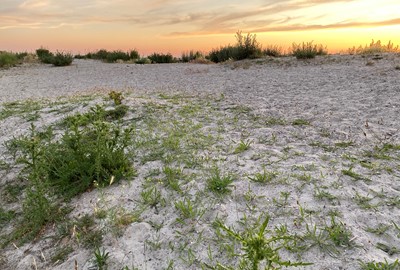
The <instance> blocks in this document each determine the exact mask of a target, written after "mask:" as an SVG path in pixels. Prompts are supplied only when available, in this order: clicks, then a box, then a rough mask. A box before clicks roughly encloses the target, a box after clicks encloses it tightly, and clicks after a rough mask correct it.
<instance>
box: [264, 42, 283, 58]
mask: <svg viewBox="0 0 400 270" xmlns="http://www.w3.org/2000/svg"><path fill="white" fill-rule="evenodd" d="M263 54H264V55H266V56H272V57H280V56H282V55H283V53H282V47H279V46H277V45H270V46H268V47H267V48H265V49H264V50H263Z"/></svg>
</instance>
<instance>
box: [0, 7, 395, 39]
mask: <svg viewBox="0 0 400 270" xmlns="http://www.w3.org/2000/svg"><path fill="white" fill-rule="evenodd" d="M1 1H2V5H1V7H0V29H10V28H29V29H31V28H54V27H65V26H83V25H103V24H107V25H108V26H112V25H115V27H120V26H124V25H126V26H129V27H131V28H132V29H133V31H134V30H137V31H143V29H144V28H146V29H152V31H153V30H154V32H156V31H158V32H164V33H167V34H165V36H168V37H177V36H196V35H209V34H227V33H230V34H231V33H234V32H236V31H237V30H238V29H242V30H243V31H246V32H268V31H300V30H317V29H331V28H346V27H347V28H349V27H374V26H383V25H396V24H399V23H398V19H387V18H390V17H396V16H395V15H392V16H386V17H385V18H384V19H383V18H382V20H379V17H378V18H373V19H374V20H372V17H371V18H369V17H368V16H367V15H368V14H369V13H370V12H368V11H365V9H362V8H359V10H362V11H363V12H364V13H365V14H367V15H364V14H361V15H359V16H358V15H357V16H356V15H354V14H355V13H354V12H356V11H357V10H356V9H355V8H354V7H357V5H359V6H360V5H361V6H362V5H365V3H373V1H366V0H281V1H275V0H274V1H273V0H252V1H246V2H243V1H242V0H219V1H215V0H192V1H185V0H150V1H146V2H143V1H141V0H118V1H104V0H86V1H82V0H1ZM384 2H386V0H385V1H382V2H380V3H379V4H376V6H375V9H374V10H376V9H377V8H380V9H383V8H385V7H386V6H385V4H384ZM388 3H389V2H388ZM391 3H392V4H391V6H390V5H387V9H391V10H396V9H395V8H394V7H397V8H400V4H393V3H394V2H391ZM349 5H351V6H352V7H353V9H354V10H353V9H352V10H351V12H336V13H335V9H334V8H340V9H339V10H341V11H343V10H346V11H348V9H347V7H348V6H349ZM369 5H373V4H369ZM370 7H371V8H373V6H370ZM357 12H358V11H357ZM394 12H395V11H393V13H394Z"/></svg>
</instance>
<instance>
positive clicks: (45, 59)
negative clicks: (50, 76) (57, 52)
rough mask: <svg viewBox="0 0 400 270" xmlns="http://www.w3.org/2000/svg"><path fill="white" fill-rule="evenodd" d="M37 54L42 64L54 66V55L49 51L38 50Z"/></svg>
mask: <svg viewBox="0 0 400 270" xmlns="http://www.w3.org/2000/svg"><path fill="white" fill-rule="evenodd" d="M36 54H37V56H38V58H39V60H40V62H42V63H44V64H52V62H53V57H54V55H53V53H51V52H50V51H49V50H47V49H44V48H39V49H37V50H36Z"/></svg>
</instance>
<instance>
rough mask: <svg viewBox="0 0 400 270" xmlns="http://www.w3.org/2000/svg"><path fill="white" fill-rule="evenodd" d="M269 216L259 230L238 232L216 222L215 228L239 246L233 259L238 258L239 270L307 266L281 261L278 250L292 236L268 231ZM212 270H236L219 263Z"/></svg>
mask: <svg viewBox="0 0 400 270" xmlns="http://www.w3.org/2000/svg"><path fill="white" fill-rule="evenodd" d="M269 221H270V216H266V217H265V219H264V221H263V222H262V224H261V225H260V226H259V228H257V227H254V228H250V229H247V230H245V231H244V232H238V231H236V230H234V229H233V228H231V227H227V226H226V225H225V224H223V223H222V222H221V221H217V222H216V223H215V226H216V227H217V229H219V230H221V231H222V234H221V235H224V234H223V233H225V235H224V237H228V238H231V239H233V240H236V241H237V242H238V244H239V245H240V253H239V254H236V253H235V255H234V256H235V257H237V258H239V269H251V270H258V269H266V270H272V269H279V268H280V267H283V266H284V267H289V266H294V267H298V266H307V265H311V263H304V262H291V261H285V260H282V259H281V256H280V254H279V250H280V249H282V248H284V247H285V246H286V245H287V243H288V242H289V241H293V240H295V238H294V237H293V236H290V235H289V234H287V233H283V234H281V233H279V232H278V233H277V232H274V231H272V230H268V229H267V227H268V224H269ZM210 268H213V267H210ZM213 269H237V267H236V268H234V267H233V266H224V265H222V264H220V263H218V264H217V267H214V268H213Z"/></svg>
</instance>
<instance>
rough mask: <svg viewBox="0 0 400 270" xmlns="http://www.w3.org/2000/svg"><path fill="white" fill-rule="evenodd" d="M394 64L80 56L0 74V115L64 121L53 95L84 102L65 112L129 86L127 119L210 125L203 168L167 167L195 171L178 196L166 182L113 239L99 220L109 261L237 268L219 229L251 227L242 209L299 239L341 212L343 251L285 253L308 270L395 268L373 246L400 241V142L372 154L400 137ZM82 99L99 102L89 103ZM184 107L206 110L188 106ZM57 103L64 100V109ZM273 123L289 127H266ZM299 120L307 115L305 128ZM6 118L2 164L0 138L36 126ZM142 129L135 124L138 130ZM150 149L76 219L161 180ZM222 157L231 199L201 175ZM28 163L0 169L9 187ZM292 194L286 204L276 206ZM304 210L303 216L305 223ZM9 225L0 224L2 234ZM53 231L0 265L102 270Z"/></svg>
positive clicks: (133, 198) (44, 122) (384, 59)
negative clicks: (268, 179)
mask: <svg viewBox="0 0 400 270" xmlns="http://www.w3.org/2000/svg"><path fill="white" fill-rule="evenodd" d="M399 66H400V56H399V55H395V54H384V55H381V56H379V57H376V56H367V57H363V56H360V55H355V56H349V55H328V56H324V57H317V58H316V59H312V60H307V61H300V60H296V59H295V58H292V57H285V58H276V59H274V58H265V59H258V60H251V61H250V60H246V61H240V62H228V63H222V64H210V65H201V64H180V63H178V64H164V65H163V64H155V65H135V64H106V63H101V62H98V61H92V60H74V62H73V64H72V65H71V66H69V67H52V66H50V65H40V64H34V65H32V64H31V65H26V66H19V67H14V68H11V69H6V70H0V99H1V100H0V101H1V103H2V104H3V105H0V109H3V110H4V107H5V105H4V104H7V103H10V102H24V101H25V100H29V99H32V100H35V101H38V102H39V103H40V102H42V103H46V104H49V105H48V106H47V107H46V106H42V107H41V108H40V109H39V111H38V114H39V116H40V117H37V118H35V119H34V120H33V123H34V124H35V125H36V126H38V127H39V128H40V127H45V126H48V125H52V124H55V123H57V121H60V120H61V119H62V118H63V117H64V116H65V114H62V113H61V114H57V113H54V112H52V110H51V109H49V108H51V105H50V104H51V102H55V101H60V100H75V101H73V102H71V104H74V106H72V107H73V109H71V112H68V114H69V113H72V112H76V111H87V109H88V108H89V107H90V106H93V105H94V104H102V103H104V102H106V101H104V98H102V96H106V94H107V93H108V92H109V91H111V90H114V91H122V92H124V96H125V100H124V101H123V102H124V104H126V105H128V106H130V107H131V108H135V109H134V110H133V111H132V112H131V114H130V121H132V119H140V117H144V118H145V117H147V116H146V113H147V111H146V108H149V107H152V106H155V107H154V108H156V109H155V112H154V115H152V117H156V118H157V117H158V118H159V121H160V126H162V127H163V128H164V126H168V121H169V120H170V121H171V122H173V120H175V121H178V123H179V121H182V122H184V121H186V120H188V119H191V120H193V121H192V122H194V123H201V124H202V127H201V128H200V129H199V130H198V131H196V132H199V134H200V133H201V134H205V135H210V136H213V137H214V138H217V139H216V140H215V141H213V145H211V146H208V147H207V149H200V150H199V151H198V152H196V156H198V157H199V159H200V160H201V161H202V162H203V165H202V166H200V167H201V168H196V167H195V168H187V166H185V165H184V164H179V163H178V164H176V163H172V165H174V166H176V167H180V168H182V169H183V172H184V173H185V175H187V177H186V178H185V179H186V180H185V181H184V184H182V185H183V189H184V193H183V194H180V193H177V192H175V191H173V190H170V189H168V188H166V187H164V186H160V189H162V192H163V195H164V197H165V198H167V200H166V203H165V204H166V205H165V206H164V207H160V209H153V208H146V210H145V211H144V212H143V213H142V214H141V217H140V219H139V221H136V222H133V223H130V224H126V225H124V226H123V228H122V229H120V230H119V232H118V234H117V235H116V234H115V233H113V230H112V229H110V228H111V227H112V226H110V225H109V223H107V219H106V221H104V220H97V219H96V226H97V228H101V229H102V230H103V234H104V237H103V241H102V248H104V249H105V250H106V251H108V252H109V254H110V258H109V269H122V268H123V267H125V266H127V267H130V268H129V269H132V268H133V267H137V268H138V269H166V268H167V267H168V265H171V264H170V263H171V262H173V268H169V269H200V268H201V265H202V263H207V264H211V265H215V264H216V263H217V262H218V261H220V262H221V263H224V264H229V263H234V261H235V260H236V259H235V258H230V257H227V256H226V253H227V251H226V250H225V251H224V250H223V249H222V248H221V239H219V240H218V238H217V237H216V236H215V230H214V229H213V226H212V224H213V222H214V221H215V220H216V218H219V219H222V220H223V221H224V222H225V224H227V225H229V226H234V227H235V228H236V229H237V230H242V229H243V227H241V226H240V224H239V223H238V221H240V220H243V219H242V218H243V215H244V214H246V215H247V216H248V217H249V220H251V221H254V220H253V218H256V217H258V216H260V215H263V214H266V213H268V214H269V215H270V216H271V222H270V226H269V228H270V229H272V230H273V228H274V227H275V226H279V225H282V224H286V225H287V227H288V231H289V232H290V233H293V234H298V235H301V234H304V233H305V230H306V224H308V225H310V226H312V225H316V226H317V227H318V228H322V227H323V226H324V225H326V224H331V223H330V216H329V213H331V212H332V211H333V212H335V211H336V213H338V215H337V217H336V219H337V221H338V222H340V223H341V224H343V225H344V226H345V227H346V228H347V229H348V230H349V231H350V232H351V246H346V247H335V248H336V249H337V250H339V252H338V253H337V254H332V253H330V252H327V251H324V249H323V248H321V247H318V246H317V245H316V246H313V247H310V248H309V249H308V250H306V251H304V252H301V253H299V254H300V255H298V254H293V253H290V252H287V251H283V252H282V256H283V258H287V259H291V260H292V261H296V260H301V261H303V262H311V263H313V265H311V266H306V267H300V268H299V269H360V261H361V262H365V263H366V262H370V261H384V260H385V259H387V260H388V261H389V262H392V261H394V260H395V259H396V258H398V257H399V256H400V251H397V253H396V252H394V254H392V253H390V252H385V251H384V250H382V248H378V247H379V243H383V244H385V245H387V246H389V247H395V248H397V249H399V247H400V231H398V229H396V227H395V225H393V222H394V223H395V224H400V210H399V208H400V150H399V149H397V148H396V147H395V148H394V149H393V150H392V151H389V152H388V153H386V154H387V155H388V156H389V157H390V158H388V159H382V158H377V157H371V156H367V155H366V153H367V152H368V151H370V152H371V151H373V150H374V149H378V148H379V147H383V146H385V145H386V146H387V145H392V146H399V145H400V120H399V116H400V70H399V69H398V68H396V67H399ZM85 95H92V96H93V98H91V99H87V100H85V101H82V100H84V99H83V98H82V96H85ZM82 104H84V105H82ZM106 104H107V106H110V104H109V103H107V102H106ZM185 106H189V107H190V108H191V109H193V108H197V109H196V110H195V112H194V113H193V112H190V113H187V114H185V113H184V112H183V108H186V107H185ZM61 107H62V106H61V105H55V108H56V109H58V110H61ZM160 108H161V109H160ZM199 108H200V109H199ZM277 119H278V120H279V119H280V120H284V123H280V124H271V121H272V120H277ZM298 120H302V121H303V122H304V121H305V122H304V123H303V124H300V125H297V124H296V123H297V122H296V121H298ZM0 124H1V131H0V143H2V146H1V147H0V158H2V159H3V160H4V161H5V162H7V163H12V162H11V157H10V156H9V154H8V153H7V152H6V147H5V146H4V143H5V142H7V141H9V140H10V139H12V138H13V137H15V136H19V135H21V134H27V133H28V129H29V126H30V124H31V122H30V121H28V120H27V119H26V116H23V115H14V116H10V117H7V118H5V119H2V120H0ZM144 125H145V123H141V122H140V120H139V122H138V127H143V126H144ZM161 130H162V131H159V130H157V128H155V130H154V131H153V133H157V132H160V134H161V135H160V136H161V137H162V136H168V131H169V130H168V129H166V128H164V129H161ZM153 133H152V134H153ZM149 134H150V133H149ZM197 135H198V134H197ZM193 136H194V138H196V135H193ZM199 138H200V136H199ZM199 140H200V139H199ZM240 142H248V143H249V144H250V148H249V149H248V150H245V151H243V152H241V153H237V152H235V148H236V147H237V145H238V144H240ZM192 143H193V142H192ZM145 152H146V150H145V149H142V150H138V152H137V153H136V155H138V156H137V157H136V159H135V162H134V166H135V168H136V169H137V171H138V175H137V176H136V177H135V178H134V179H133V180H132V181H121V182H119V183H117V184H115V185H112V186H110V187H107V188H104V189H97V190H94V191H91V192H88V193H85V194H83V195H81V196H79V197H77V198H75V199H73V201H72V202H71V205H73V206H74V210H73V211H72V212H71V214H70V216H69V218H70V219H71V220H72V219H74V218H77V217H81V216H83V215H84V214H86V213H87V214H93V213H94V212H95V211H96V209H98V208H101V209H106V210H107V211H108V212H112V211H114V212H118V211H128V212H129V211H131V212H132V211H133V212H134V211H136V210H137V209H138V208H140V205H141V203H140V192H141V191H143V190H144V188H145V187H147V186H146V184H148V181H149V174H151V172H154V171H155V170H161V173H159V175H156V176H155V178H157V177H158V178H163V177H164V175H163V173H162V168H163V167H164V166H166V165H165V164H164V163H163V161H160V160H154V161H148V162H141V156H140V155H141V154H143V153H145ZM365 164H368V165H369V166H365ZM172 165H171V166H172ZM215 165H217V166H218V167H219V168H221V170H222V171H223V172H227V173H232V174H234V175H235V181H234V182H233V187H232V193H231V194H229V195H227V196H225V197H223V198H220V197H216V196H214V195H213V194H211V193H210V192H208V191H207V190H206V184H205V182H206V179H207V178H209V177H210V174H209V172H210V168H212V167H213V166H215ZM363 165H364V166H363ZM20 169H21V168H20V167H19V166H15V167H13V168H12V169H10V170H2V171H0V173H1V175H2V180H0V188H1V191H2V192H3V193H2V194H4V190H5V188H6V186H7V185H9V184H10V183H14V182H15V181H16V179H17V178H18V176H17V175H18V172H19V170H20ZM263 169H265V170H267V171H275V172H278V176H277V178H276V181H275V180H274V181H273V182H272V183H267V184H260V183H255V182H253V181H251V180H250V179H249V176H250V177H251V176H253V175H254V174H256V173H258V172H261V171H262V170H263ZM344 171H354V172H356V173H357V174H358V175H361V176H362V178H360V179H354V177H351V176H349V175H346V173H345V172H344ZM187 178H190V179H191V180H187ZM307 179H308V180H307ZM155 185H156V184H155ZM320 191H326V193H329V194H331V195H332V196H333V197H332V198H331V199H329V198H328V196H324V195H321V194H325V195H326V193H320ZM285 192H286V193H288V198H287V201H286V202H285V203H284V204H280V203H279V201H280V200H282V199H283V197H282V196H283V195H282V194H285ZM318 194H319V195H321V196H318ZM183 198H189V199H190V200H192V201H193V202H195V204H196V206H198V207H199V208H201V209H204V214H203V215H202V216H201V217H200V218H199V219H191V218H188V219H185V220H184V222H183V223H179V222H176V220H177V218H179V213H178V212H179V211H178V210H177V209H176V207H175V206H174V205H175V202H176V201H180V200H182V199H183ZM359 198H370V199H371V200H370V201H369V203H370V204H369V207H365V205H364V206H361V205H360V204H357V200H358V199H359ZM1 203H2V205H3V206H2V207H3V208H4V209H13V210H15V211H17V212H18V209H20V203H16V202H1ZM116 209H118V210H116ZM121 209H123V210H121ZM302 209H306V210H307V211H306V213H307V214H306V215H305V217H304V216H303V220H301V218H302V217H301V215H300V214H299V213H300V212H301V210H302ZM117 215H118V213H117ZM13 226H14V225H13V224H12V223H10V224H9V225H8V226H4V227H0V228H2V229H1V230H0V235H4V233H9V232H10V231H11V230H12V227H13ZM379 226H381V227H384V226H387V228H386V230H385V231H384V232H383V233H382V234H378V233H371V232H370V231H371V230H369V229H371V228H378V227H379ZM55 234H56V226H53V227H51V226H49V228H45V229H44V232H43V235H41V236H40V237H39V238H38V239H37V240H36V241H33V242H32V243H27V244H25V245H22V246H14V245H11V244H10V245H8V246H7V247H5V248H4V249H3V251H1V252H0V261H1V262H2V264H1V265H2V266H1V267H0V268H1V269H35V267H37V269H74V267H75V263H76V264H77V265H78V269H93V264H94V263H93V251H92V250H91V249H87V248H85V247H83V246H82V245H80V244H79V243H77V241H76V240H75V238H74V237H72V236H70V237H69V238H68V237H66V238H64V239H62V240H60V241H55V240H53V238H52V237H50V236H54V235H55ZM62 245H65V246H68V245H70V246H72V247H73V252H71V253H70V254H69V255H68V256H67V258H66V259H65V261H64V262H58V263H56V264H52V263H51V262H50V259H49V258H50V257H51V256H53V255H54V252H55V251H54V250H55V246H56V247H57V246H62ZM209 250H211V253H212V254H213V256H212V257H213V259H211V258H210V256H209ZM2 267H3V268H2ZM91 267H92V268H91Z"/></svg>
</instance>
